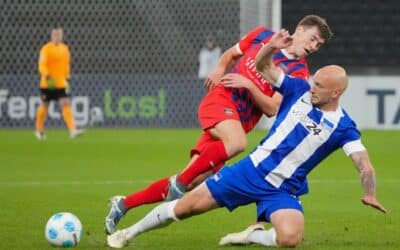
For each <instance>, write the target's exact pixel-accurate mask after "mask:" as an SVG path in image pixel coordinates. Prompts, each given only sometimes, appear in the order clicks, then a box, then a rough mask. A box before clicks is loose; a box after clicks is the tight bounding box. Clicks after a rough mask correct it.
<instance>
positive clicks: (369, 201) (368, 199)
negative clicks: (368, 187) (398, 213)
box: [361, 195, 387, 214]
mask: <svg viewBox="0 0 400 250" xmlns="http://www.w3.org/2000/svg"><path fill="white" fill-rule="evenodd" d="M361 202H362V203H363V204H364V205H367V206H371V207H373V208H376V209H378V210H379V211H381V212H382V213H385V214H386V212H387V211H386V209H385V208H384V207H383V206H382V204H381V203H379V201H378V200H377V199H376V198H375V197H374V196H371V195H365V196H364V197H363V198H362V199H361Z"/></svg>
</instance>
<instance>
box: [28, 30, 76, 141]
mask: <svg viewBox="0 0 400 250" xmlns="http://www.w3.org/2000/svg"><path fill="white" fill-rule="evenodd" d="M70 59H71V55H70V52H69V48H68V46H67V45H66V44H65V43H63V30H62V28H60V27H56V28H53V29H52V30H51V39H50V41H49V42H48V43H46V44H45V45H44V46H43V47H42V48H41V49H40V57H39V72H40V99H41V100H42V103H41V105H40V106H39V108H38V109H37V112H36V131H35V135H36V137H37V138H38V139H39V140H45V139H46V136H45V134H44V124H45V121H46V117H47V110H48V107H49V103H50V101H51V100H56V101H57V100H58V103H59V105H60V109H61V111H62V116H63V119H64V121H65V124H66V125H67V127H68V130H69V134H70V137H71V138H75V137H77V136H79V135H81V134H82V133H83V130H78V129H77V128H76V126H75V121H74V115H73V112H72V108H71V102H70V99H69V97H70V93H69V92H70V91H69V84H68V81H67V79H68V78H69V77H70Z"/></svg>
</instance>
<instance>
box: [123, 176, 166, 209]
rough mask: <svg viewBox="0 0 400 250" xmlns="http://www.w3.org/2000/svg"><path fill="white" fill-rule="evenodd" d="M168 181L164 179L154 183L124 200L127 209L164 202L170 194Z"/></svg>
mask: <svg viewBox="0 0 400 250" xmlns="http://www.w3.org/2000/svg"><path fill="white" fill-rule="evenodd" d="M168 179H169V177H167V178H163V179H160V180H158V181H155V182H153V183H152V184H150V185H149V186H148V187H147V188H145V189H143V190H141V191H139V192H136V193H133V194H131V195H128V196H127V197H126V198H125V199H124V205H125V207H126V208H127V209H131V208H134V207H137V206H141V205H144V204H149V203H155V202H159V201H163V200H164V198H165V197H166V196H167V193H168Z"/></svg>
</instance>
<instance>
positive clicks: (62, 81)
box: [39, 42, 71, 89]
mask: <svg viewBox="0 0 400 250" xmlns="http://www.w3.org/2000/svg"><path fill="white" fill-rule="evenodd" d="M70 60H71V55H70V52H69V48H68V46H67V45H66V44H64V43H59V44H58V45H56V44H54V43H52V42H48V43H46V44H45V45H44V46H43V47H42V48H41V49H40V56H39V72H40V88H44V89H47V88H58V89H61V88H68V87H69V85H68V81H67V79H68V78H69V77H70Z"/></svg>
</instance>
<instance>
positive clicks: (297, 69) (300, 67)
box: [286, 60, 310, 80]
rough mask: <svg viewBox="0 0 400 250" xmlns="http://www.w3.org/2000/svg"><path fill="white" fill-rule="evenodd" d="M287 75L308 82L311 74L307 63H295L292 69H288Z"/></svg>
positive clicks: (291, 66)
mask: <svg viewBox="0 0 400 250" xmlns="http://www.w3.org/2000/svg"><path fill="white" fill-rule="evenodd" d="M286 74H288V75H290V76H293V77H298V78H303V79H306V80H308V79H309V77H310V72H309V70H308V65H307V63H306V62H305V60H304V62H297V63H294V64H293V65H290V67H289V68H288V69H287V72H286Z"/></svg>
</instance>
